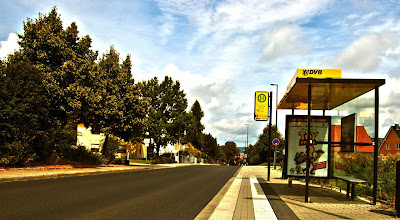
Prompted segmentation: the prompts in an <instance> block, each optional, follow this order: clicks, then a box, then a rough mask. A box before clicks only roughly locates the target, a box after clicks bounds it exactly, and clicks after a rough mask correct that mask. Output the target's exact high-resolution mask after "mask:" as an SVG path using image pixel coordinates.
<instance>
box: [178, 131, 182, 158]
mask: <svg viewBox="0 0 400 220" xmlns="http://www.w3.org/2000/svg"><path fill="white" fill-rule="evenodd" d="M180 150H181V137H179V141H178V164H179V151H180Z"/></svg>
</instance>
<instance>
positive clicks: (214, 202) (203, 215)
mask: <svg viewBox="0 0 400 220" xmlns="http://www.w3.org/2000/svg"><path fill="white" fill-rule="evenodd" d="M241 170H242V167H240V168H239V169H238V170H237V171H236V173H235V174H234V175H233V176H232V177H231V178H230V179H229V180H228V182H227V183H225V185H224V186H223V187H222V188H221V190H220V191H219V192H218V193H217V194H216V195H215V196H214V198H213V199H211V201H210V202H209V203H208V204H207V205H206V206H205V207H204V208H203V210H201V212H200V213H199V214H198V215H197V216H196V217H195V218H194V219H195V220H206V219H209V218H210V216H211V215H212V214H213V212H214V210H215V208H217V206H218V204H219V203H220V202H221V200H222V198H223V197H224V195H225V194H226V192H227V191H228V189H229V187H230V186H231V185H232V183H233V181H234V180H235V179H236V176H237V175H238V174H239V172H240V171H241Z"/></svg>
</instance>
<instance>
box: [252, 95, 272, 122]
mask: <svg viewBox="0 0 400 220" xmlns="http://www.w3.org/2000/svg"><path fill="white" fill-rule="evenodd" d="M268 97H269V96H268V92H256V94H255V100H254V120H256V121H268Z"/></svg>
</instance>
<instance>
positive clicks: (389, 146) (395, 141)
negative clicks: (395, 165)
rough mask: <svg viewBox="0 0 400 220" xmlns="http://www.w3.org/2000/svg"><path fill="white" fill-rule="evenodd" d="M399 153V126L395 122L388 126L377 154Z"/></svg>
mask: <svg viewBox="0 0 400 220" xmlns="http://www.w3.org/2000/svg"><path fill="white" fill-rule="evenodd" d="M389 154H392V155H395V154H400V127H399V124H395V125H394V126H391V127H390V128H389V131H388V132H387V134H386V136H385V138H384V139H383V141H382V143H381V144H380V146H379V155H381V156H387V155H389Z"/></svg>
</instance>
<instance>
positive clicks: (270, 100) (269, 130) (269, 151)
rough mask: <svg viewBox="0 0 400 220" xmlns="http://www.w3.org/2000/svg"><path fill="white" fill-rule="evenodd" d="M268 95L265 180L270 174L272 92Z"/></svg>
mask: <svg viewBox="0 0 400 220" xmlns="http://www.w3.org/2000/svg"><path fill="white" fill-rule="evenodd" d="M269 94H270V95H269V97H268V102H269V105H268V108H269V112H270V116H269V117H270V118H269V127H268V178H267V181H269V179H270V176H271V161H270V160H271V132H272V131H271V121H272V92H270V93H269Z"/></svg>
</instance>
